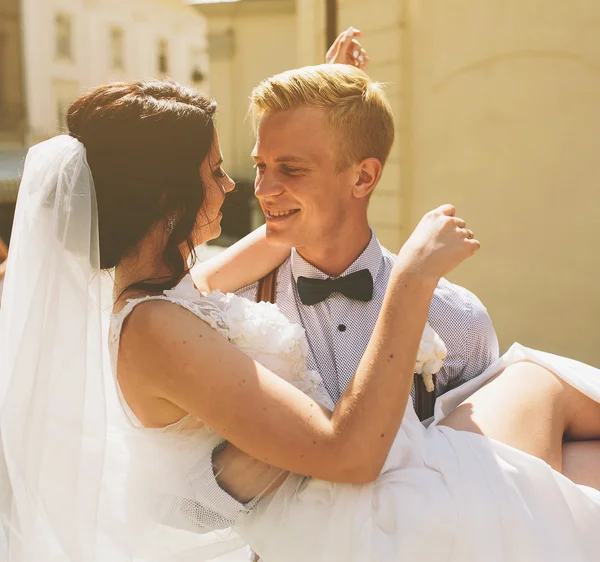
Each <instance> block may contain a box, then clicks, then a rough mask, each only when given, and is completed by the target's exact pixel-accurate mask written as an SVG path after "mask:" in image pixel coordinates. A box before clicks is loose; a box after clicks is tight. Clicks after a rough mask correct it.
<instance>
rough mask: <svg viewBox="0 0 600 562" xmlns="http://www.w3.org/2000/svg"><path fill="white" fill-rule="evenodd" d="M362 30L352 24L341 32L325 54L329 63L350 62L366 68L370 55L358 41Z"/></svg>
mask: <svg viewBox="0 0 600 562" xmlns="http://www.w3.org/2000/svg"><path fill="white" fill-rule="evenodd" d="M360 35H361V32H360V31H359V30H358V29H354V28H353V27H352V26H350V27H349V28H348V29H347V30H346V31H343V32H342V33H340V34H339V35H338V36H337V38H336V40H335V41H334V42H333V45H331V47H330V48H329V50H328V51H327V54H326V55H325V62H326V63H328V64H349V65H352V66H356V67H357V68H360V69H361V70H364V69H365V68H366V67H367V65H368V64H369V56H368V55H367V52H366V51H365V50H364V49H363V46H362V45H361V44H360V42H359V41H358V39H357V37H360Z"/></svg>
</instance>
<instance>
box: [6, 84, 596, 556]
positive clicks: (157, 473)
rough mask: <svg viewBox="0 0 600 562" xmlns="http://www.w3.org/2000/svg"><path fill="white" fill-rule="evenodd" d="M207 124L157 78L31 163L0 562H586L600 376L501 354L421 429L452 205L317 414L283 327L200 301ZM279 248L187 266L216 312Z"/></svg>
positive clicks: (212, 208) (272, 319)
mask: <svg viewBox="0 0 600 562" xmlns="http://www.w3.org/2000/svg"><path fill="white" fill-rule="evenodd" d="M215 110H216V106H215V104H214V102H211V101H210V100H208V99H206V98H204V97H203V96H201V95H200V94H198V93H196V92H194V91H192V90H189V89H187V88H185V87H183V86H180V85H178V84H175V83H172V82H156V81H146V82H137V83H131V84H117V85H112V86H106V87H102V88H99V89H97V90H95V91H93V92H90V93H88V94H86V95H84V96H82V97H81V98H80V99H78V100H77V101H76V102H75V103H74V104H73V105H72V106H71V108H70V109H69V112H68V124H69V132H70V136H59V137H55V138H53V139H51V140H49V141H46V142H44V143H42V144H40V145H37V146H36V147H34V148H32V149H31V150H30V152H29V155H28V157H27V161H26V165H25V172H24V176H23V180H22V184H21V189H20V193H19V200H18V204H17V210H16V217H15V226H14V230H13V237H12V246H11V252H10V256H9V263H8V268H7V271H8V273H7V279H6V285H5V294H4V300H3V308H2V313H1V314H0V322H1V326H0V329H1V332H0V361H1V362H2V370H1V372H0V407H1V411H0V416H1V417H0V431H1V433H0V435H1V444H2V455H1V456H0V521H1V529H2V531H1V532H0V548H3V549H4V550H3V551H0V554H1V555H0V559H2V560H7V561H9V562H25V561H27V562H29V561H34V560H35V561H36V562H38V561H41V560H44V561H46V560H47V561H50V560H51V561H74V562H88V561H108V560H110V561H126V560H127V561H134V560H136V561H138V560H152V561H155V560H156V561H159V560H160V561H171V560H210V559H216V558H217V557H219V556H221V555H222V554H224V553H226V552H227V551H228V550H231V549H234V548H237V547H239V545H240V544H243V543H244V541H247V542H248V543H249V544H250V546H251V547H252V548H253V549H254V550H255V551H256V552H257V553H258V554H259V555H260V556H261V558H262V559H263V560H265V561H266V562H269V561H284V560H285V561H286V562H293V561H296V560H298V561H300V560H302V561H306V560H312V561H314V560H317V561H323V562H325V561H327V562H335V561H340V562H341V561H344V562H346V561H349V560H356V561H366V560H370V561H373V562H392V561H397V560H422V561H432V562H433V561H438V560H455V561H460V562H465V561H481V560H486V561H492V560H498V561H501V560H502V561H504V560H506V561H508V560H510V561H514V560H523V561H525V560H527V561H540V562H541V561H544V562H547V561H551V560H556V561H558V560H581V561H583V560H595V559H597V553H598V552H599V551H600V534H599V533H598V531H597V529H598V528H599V525H600V491H598V490H599V489H600V480H599V477H598V470H597V466H598V463H599V462H600V444H599V443H600V442H599V441H598V440H600V405H599V404H598V402H600V372H599V371H598V370H596V369H594V368H592V367H589V366H586V365H583V364H581V363H578V362H576V361H573V360H569V359H565V358H561V357H557V356H554V355H550V354H547V353H542V352H539V351H534V350H530V349H527V348H524V347H521V346H519V345H515V346H513V348H511V350H510V351H509V352H508V353H507V354H506V355H505V356H504V357H502V358H501V359H500V360H499V361H497V362H496V363H495V364H493V365H492V366H491V367H490V368H489V369H488V370H487V371H486V373H484V374H483V375H482V376H481V377H478V378H477V379H475V380H473V381H471V382H469V383H468V384H466V385H464V386H463V387H461V388H459V389H456V390H454V391H452V392H450V393H448V394H446V395H444V396H443V397H441V398H440V399H439V400H438V403H437V405H436V419H435V422H434V423H433V425H432V426H431V427H429V428H428V429H426V428H425V427H423V425H422V424H421V423H420V422H419V420H418V418H417V416H416V415H415V412H414V409H413V406H412V401H411V400H409V392H410V388H411V383H412V379H413V372H414V370H415V363H416V359H417V354H418V352H419V346H420V341H421V336H422V334H423V333H424V328H425V325H426V320H427V313H428V309H429V302H430V299H431V296H432V294H433V290H434V288H435V287H436V285H437V283H438V281H439V279H440V278H441V277H442V276H443V275H445V274H447V273H448V272H449V271H451V270H452V269H453V268H454V267H456V266H457V265H459V264H460V263H461V262H462V261H464V260H465V259H467V258H468V257H469V256H471V255H473V254H474V253H475V252H476V251H477V250H478V249H479V243H478V242H477V241H476V240H475V239H473V238H472V234H471V232H470V231H469V230H468V229H467V228H466V225H465V222H464V221H463V220H462V219H460V218H458V217H457V216H456V214H455V210H454V208H453V207H452V206H450V205H445V206H443V207H440V208H438V209H435V210H433V211H431V212H430V213H427V215H425V217H424V218H423V220H422V221H421V222H420V224H419V225H418V226H417V228H416V229H415V231H414V232H413V234H412V235H411V237H410V238H409V240H408V241H407V243H406V244H405V245H404V247H403V248H402V250H401V251H400V253H399V255H398V258H397V261H396V264H395V266H394V271H393V273H392V275H391V278H390V284H389V287H388V291H387V295H386V298H385V301H384V305H383V308H382V311H381V314H380V317H379V319H378V322H377V326H376V328H375V331H374V333H373V336H372V338H371V341H370V343H369V346H368V348H367V351H366V353H365V355H364V357H363V359H362V361H361V362H360V365H359V367H358V369H357V371H356V374H355V376H354V379H353V381H352V382H351V384H350V385H349V386H348V388H347V390H346V391H345V392H344V394H343V395H342V397H341V399H340V400H339V402H338V403H337V405H336V406H335V407H333V405H332V404H331V403H330V401H328V399H327V396H326V393H324V392H323V387H322V384H321V382H320V377H319V376H318V374H317V373H314V372H307V371H306V369H305V366H304V359H305V353H306V344H305V341H304V338H303V331H302V329H301V328H300V327H299V326H296V325H292V324H290V323H289V322H288V321H287V320H286V319H285V318H284V317H283V316H282V315H281V314H280V313H279V312H278V311H277V309H276V308H275V307H274V305H270V304H266V303H260V304H255V303H250V302H248V301H244V300H243V299H240V298H238V297H235V296H233V295H231V294H223V293H221V292H214V293H211V294H208V293H200V292H199V291H198V290H197V289H196V288H195V287H194V285H193V283H192V281H191V278H190V277H189V275H188V271H189V270H188V264H189V263H190V262H191V261H192V260H193V248H194V247H195V246H197V245H198V244H201V243H203V242H206V241H207V240H210V239H212V238H215V237H216V236H218V234H219V231H220V226H219V221H220V217H221V214H220V207H221V205H222V203H223V200H224V198H225V194H226V193H227V192H229V191H231V190H232V189H233V187H234V184H233V182H232V181H231V179H230V178H229V177H228V176H227V174H226V173H225V171H224V170H223V167H222V157H221V154H220V150H219V143H218V137H217V134H216V131H215V126H214V113H215ZM288 251H289V249H288V248H271V247H270V246H269V245H268V243H267V241H266V240H265V239H264V235H263V232H262V231H260V230H259V231H257V232H255V233H254V234H252V235H250V237H249V238H248V239H246V240H243V241H242V242H241V243H239V244H238V245H237V246H235V247H233V248H231V249H230V250H229V251H228V252H227V253H226V254H225V256H224V257H223V258H222V259H220V260H219V261H218V262H215V263H211V262H208V263H207V264H205V266H204V267H205V268H206V269H207V272H209V273H210V276H211V278H212V279H216V280H217V281H216V283H217V285H218V286H219V288H220V289H221V290H223V291H224V292H226V291H231V290H234V289H236V288H237V287H240V286H243V285H245V284H247V283H248V282H250V281H252V280H254V279H257V278H259V277H261V276H262V275H264V274H265V273H266V272H268V271H270V270H271V269H272V268H273V267H274V266H275V265H276V264H277V263H279V262H280V261H282V260H283V257H284V256H285V255H286V254H287V253H288ZM102 271H104V272H107V271H108V272H110V274H107V273H101V272H102ZM207 277H208V275H207ZM107 288H108V289H109V291H112V294H109V295H107ZM216 481H218V483H219V486H215V482H216ZM230 526H232V527H233V528H234V529H235V531H231V530H225V529H226V528H227V527H230ZM239 535H241V537H242V538H243V540H242V539H240V538H239Z"/></svg>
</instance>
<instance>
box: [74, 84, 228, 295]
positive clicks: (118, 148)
mask: <svg viewBox="0 0 600 562" xmlns="http://www.w3.org/2000/svg"><path fill="white" fill-rule="evenodd" d="M216 108H217V106H216V103H215V102H214V101H213V100H210V99H208V98H206V97H205V96H203V95H201V94H199V93H198V92H197V91H195V90H193V89H191V88H187V87H185V86H182V85H181V84H178V83H176V82H171V81H158V80H145V81H139V82H132V83H117V84H111V85H108V86H101V87H99V88H96V89H95V90H93V91H91V92H88V93H86V94H84V95H82V96H81V97H80V98H78V99H77V100H76V101H75V102H73V104H72V105H71V106H70V107H69V109H68V111H67V124H68V128H69V134H70V135H71V136H73V137H75V138H77V139H79V140H80V141H81V142H82V143H83V145H84V146H85V148H86V152H87V160H88V164H89V166H90V169H91V171H92V177H93V179H94V185H95V189H96V199H97V203H98V229H99V239H100V266H101V267H102V269H110V268H112V267H115V266H116V265H117V264H118V263H119V262H120V261H121V260H122V259H123V258H124V257H125V256H127V255H128V254H129V253H130V252H131V251H132V250H133V248H135V246H136V245H137V244H138V243H139V242H140V240H141V239H142V238H143V237H144V235H145V234H146V233H147V232H148V231H149V230H150V228H151V227H152V225H154V224H155V223H156V222H157V221H159V220H161V219H165V220H166V218H167V217H169V216H176V217H177V223H176V225H175V228H174V230H173V232H172V233H171V235H170V236H169V239H168V242H167V245H166V247H165V250H164V255H163V258H164V262H165V263H166V264H167V265H168V266H169V268H170V269H171V272H172V276H171V278H169V279H164V278H162V279H154V280H148V281H147V282H143V283H138V284H136V285H135V286H134V287H135V288H139V289H143V290H152V291H162V290H163V289H168V288H171V287H173V286H174V285H175V284H177V283H178V282H179V281H180V280H181V279H182V278H183V276H184V275H185V274H186V273H187V271H188V266H187V264H186V263H185V261H184V259H183V257H182V255H181V252H180V250H179V246H180V245H181V244H183V243H185V244H187V247H188V248H189V250H190V252H191V255H192V258H195V255H194V252H193V249H194V248H193V243H192V239H191V234H192V231H193V229H194V225H195V223H196V217H197V215H198V212H199V210H200V208H201V207H202V204H203V203H204V197H205V189H204V185H203V183H202V180H201V179H200V165H201V164H202V162H203V161H204V159H205V158H206V156H207V154H208V153H209V151H210V149H211V147H212V145H213V142H214V114H215V112H216Z"/></svg>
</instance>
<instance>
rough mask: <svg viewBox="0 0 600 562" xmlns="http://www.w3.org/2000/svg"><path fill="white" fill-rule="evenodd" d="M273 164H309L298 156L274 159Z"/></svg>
mask: <svg viewBox="0 0 600 562" xmlns="http://www.w3.org/2000/svg"><path fill="white" fill-rule="evenodd" d="M275 162H277V163H281V162H294V163H296V164H309V163H310V160H307V159H306V158H301V157H300V156H291V155H290V156H279V157H278V158H275Z"/></svg>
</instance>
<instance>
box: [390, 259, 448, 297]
mask: <svg viewBox="0 0 600 562" xmlns="http://www.w3.org/2000/svg"><path fill="white" fill-rule="evenodd" d="M440 279H441V275H439V274H437V273H435V272H434V271H432V270H431V268H429V267H427V264H425V263H423V262H422V261H420V260H418V259H415V258H414V257H413V256H411V257H408V256H402V255H399V256H398V258H397V261H396V263H395V265H394V268H393V270H392V275H391V279H390V281H392V280H395V281H397V282H398V283H404V284H405V285H407V284H411V285H419V286H423V287H424V288H431V289H435V288H436V287H437V285H438V283H439V281H440Z"/></svg>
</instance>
